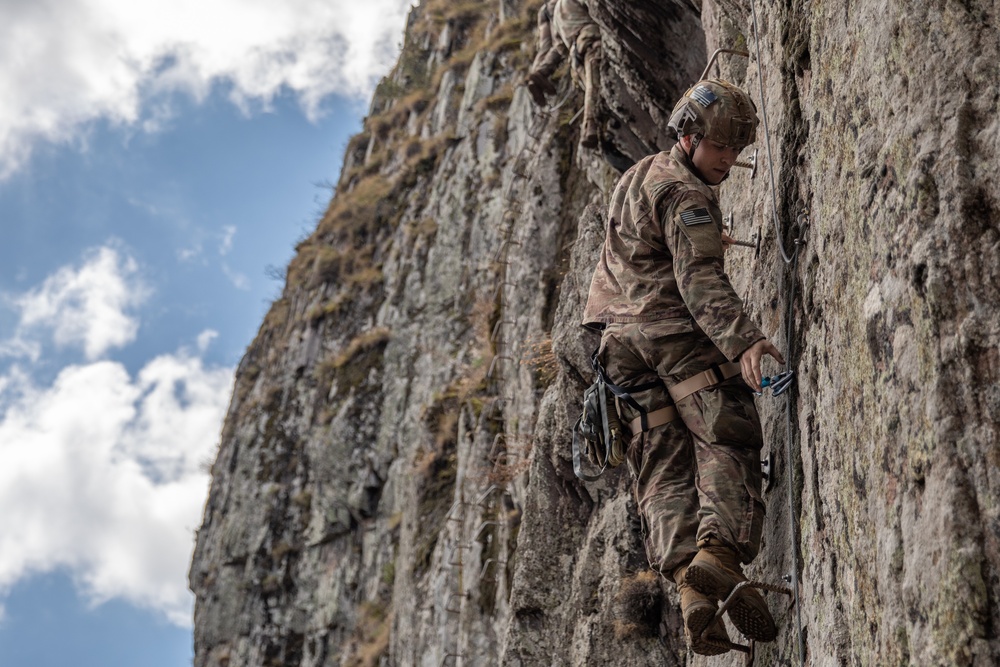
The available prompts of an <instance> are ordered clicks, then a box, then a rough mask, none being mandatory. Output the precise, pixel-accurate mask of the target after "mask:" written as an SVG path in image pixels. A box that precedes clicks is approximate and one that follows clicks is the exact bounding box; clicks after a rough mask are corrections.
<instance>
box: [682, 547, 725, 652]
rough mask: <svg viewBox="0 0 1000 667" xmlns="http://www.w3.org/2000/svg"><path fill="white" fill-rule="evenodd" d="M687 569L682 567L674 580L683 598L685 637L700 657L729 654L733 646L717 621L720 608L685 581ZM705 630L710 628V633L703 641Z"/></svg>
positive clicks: (722, 626)
mask: <svg viewBox="0 0 1000 667" xmlns="http://www.w3.org/2000/svg"><path fill="white" fill-rule="evenodd" d="M685 569H686V568H684V567H682V568H680V569H679V570H677V572H675V573H674V580H675V581H676V582H677V592H678V593H680V596H681V616H682V617H683V618H684V636H686V637H687V640H688V645H689V646H690V647H691V650H692V651H694V652H695V653H697V654H698V655H721V654H723V653H726V652H728V651H729V646H730V644H731V642H730V641H729V633H728V632H726V626H725V625H724V624H723V623H721V622H719V621H715V612H716V611H718V606H717V605H716V604H715V602H714V601H713V600H710V599H708V597H707V596H705V595H703V594H701V593H699V592H698V591H696V590H695V589H694V588H692V587H691V586H690V585H688V584H687V583H686V582H685V581H684V570H685ZM709 624H711V626H709ZM705 628H709V631H708V633H707V635H706V636H705V639H702V635H703V634H706V633H705Z"/></svg>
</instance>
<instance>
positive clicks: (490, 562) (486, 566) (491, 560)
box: [479, 558, 507, 579]
mask: <svg viewBox="0 0 1000 667" xmlns="http://www.w3.org/2000/svg"><path fill="white" fill-rule="evenodd" d="M506 564H507V561H505V560H497V559H496V558H487V559H486V562H485V563H483V569H482V570H480V571H479V578H480V579H482V578H483V577H485V576H486V570H488V569H490V565H506ZM497 576H498V577H499V576H500V573H499V572H497Z"/></svg>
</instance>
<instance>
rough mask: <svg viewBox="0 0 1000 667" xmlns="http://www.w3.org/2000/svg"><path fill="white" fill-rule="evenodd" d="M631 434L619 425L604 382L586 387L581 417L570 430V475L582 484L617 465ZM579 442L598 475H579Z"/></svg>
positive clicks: (599, 379) (600, 381) (609, 393)
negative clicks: (571, 456)
mask: <svg viewBox="0 0 1000 667" xmlns="http://www.w3.org/2000/svg"><path fill="white" fill-rule="evenodd" d="M631 437H632V434H631V432H629V430H628V427H627V426H626V425H625V424H624V423H622V420H621V418H620V417H619V416H618V410H617V409H616V406H615V397H614V394H613V393H612V392H611V390H610V389H609V388H608V385H607V384H606V383H605V382H604V379H603V378H601V377H598V379H597V382H595V383H594V384H592V385H590V387H588V388H587V390H586V391H585V392H584V393H583V414H581V415H580V418H579V419H578V420H577V422H576V424H575V425H574V427H573V472H574V473H575V474H576V476H577V477H579V478H580V479H583V480H585V481H588V482H590V481H594V480H595V479H597V478H598V477H599V476H600V474H601V473H603V472H604V470H605V469H606V468H607V467H608V466H610V467H612V468H614V467H616V466H619V465H621V463H622V462H623V461H624V460H625V452H626V451H627V450H628V443H629V440H630V439H631ZM580 440H582V441H583V454H584V455H586V457H587V460H588V461H589V462H590V464H591V465H593V466H596V467H597V468H598V469H599V472H598V473H597V474H596V475H588V474H586V473H584V472H583V468H582V461H581V460H580V458H581V448H580V444H581V443H580Z"/></svg>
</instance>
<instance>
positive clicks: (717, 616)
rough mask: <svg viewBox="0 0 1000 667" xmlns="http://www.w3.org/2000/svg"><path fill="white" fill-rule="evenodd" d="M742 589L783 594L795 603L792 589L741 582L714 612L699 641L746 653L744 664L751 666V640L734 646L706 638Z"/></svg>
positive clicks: (752, 657) (762, 583) (760, 582)
mask: <svg viewBox="0 0 1000 667" xmlns="http://www.w3.org/2000/svg"><path fill="white" fill-rule="evenodd" d="M744 588H756V589H759V590H762V591H770V592H771V593H783V594H784V595H787V596H788V597H790V598H792V604H794V603H795V598H794V594H793V593H792V589H790V588H788V587H787V586H779V585H777V584H768V583H765V582H763V581H741V582H740V583H738V584H736V586H735V587H734V588H733V591H732V592H731V593H730V594H729V597H727V598H726V600H725V602H723V603H722V604H721V605H719V609H718V611H716V612H715V618H714V619H713V620H712V622H711V623H709V624H708V625H707V626H706V627H705V631H704V632H703V633H702V635H701V640H702V641H703V642H705V643H707V644H709V645H711V646H718V647H720V648H726V649H727V650H732V651H740V652H742V653H746V654H747V662H746V664H747V665H753V660H754V650H755V644H754V641H753V640H752V639H751V640H750V643H749V645H747V646H744V645H743V644H734V643H732V642H726V643H724V642H714V641H712V640H711V639H709V638H708V633H709V631H710V629H711V628H712V626H714V625H715V624H716V623H719V622H722V616H723V614H725V613H726V611H728V610H729V607H731V606H732V605H733V604H734V603H735V602H736V598H737V597H739V593H740V591H742V590H743V589H744Z"/></svg>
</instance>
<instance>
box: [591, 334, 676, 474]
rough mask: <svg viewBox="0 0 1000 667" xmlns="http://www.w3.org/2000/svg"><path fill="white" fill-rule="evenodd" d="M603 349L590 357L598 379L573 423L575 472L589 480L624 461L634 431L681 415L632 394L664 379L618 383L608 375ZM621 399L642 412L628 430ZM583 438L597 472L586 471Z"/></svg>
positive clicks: (637, 431) (674, 410) (643, 430)
mask: <svg viewBox="0 0 1000 667" xmlns="http://www.w3.org/2000/svg"><path fill="white" fill-rule="evenodd" d="M599 350H600V348H598V350H595V351H594V353H593V354H592V355H591V357H590V363H591V365H592V366H593V367H594V372H595V373H596V374H597V381H596V382H595V383H594V384H592V385H590V387H588V388H587V390H586V391H585V392H584V394H583V414H581V415H580V418H579V419H577V420H576V423H575V424H574V425H573V474H575V475H576V476H577V477H578V478H580V479H582V480H583V481H585V482H593V481H596V480H597V479H598V478H599V477H600V476H601V475H602V474H604V471H605V470H606V469H607V468H608V466H611V467H612V468H614V467H616V466H618V465H621V463H622V461H624V460H625V454H626V452H627V450H628V445H629V442H630V440H631V437H632V435H634V434H637V433H645V432H647V431H650V430H652V429H654V428H658V427H660V426H663V425H665V424H669V423H670V422H672V421H674V420H676V419H679V418H680V414H679V413H678V412H677V409H676V408H675V407H674V406H673V405H666V406H664V407H662V408H659V409H657V410H653V411H651V412H647V411H646V410H644V409H643V407H642V406H641V405H639V403H638V402H637V401H636V400H635V399H634V398H633V397H632V394H638V393H641V392H644V391H649V390H650V389H655V388H657V387H661V386H663V385H662V382H661V381H660V380H655V381H653V382H647V383H644V384H641V385H637V386H634V387H622V386H619V385H616V384H614V383H613V382H611V381H610V380H609V379H608V376H607V373H606V372H605V370H604V367H603V366H602V365H601V362H600V360H599V359H598V352H599ZM620 403H625V404H627V405H628V406H629V407H630V408H632V410H633V411H635V412H637V413H639V416H638V417H636V418H635V419H633V420H632V421H630V422H629V424H628V428H627V430H626V428H625V425H624V424H623V423H622V420H621V416H620V415H621V411H620V409H619V405H620ZM581 439H582V440H584V441H586V443H587V445H586V455H587V459H588V460H590V462H591V463H592V464H594V465H595V466H598V467H599V468H600V470H599V471H598V472H597V474H596V475H592V474H589V473H586V472H584V471H583V456H582V449H581V446H580V445H581V442H580V441H581Z"/></svg>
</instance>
